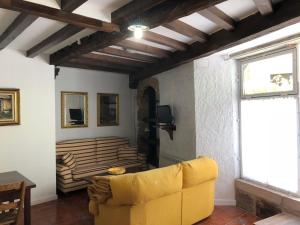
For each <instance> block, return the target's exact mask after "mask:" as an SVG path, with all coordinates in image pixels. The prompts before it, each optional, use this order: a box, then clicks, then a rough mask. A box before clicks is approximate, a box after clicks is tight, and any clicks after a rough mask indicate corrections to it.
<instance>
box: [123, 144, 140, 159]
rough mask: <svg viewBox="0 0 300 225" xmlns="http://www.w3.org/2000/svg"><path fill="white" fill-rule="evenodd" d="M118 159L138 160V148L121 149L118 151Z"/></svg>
mask: <svg viewBox="0 0 300 225" xmlns="http://www.w3.org/2000/svg"><path fill="white" fill-rule="evenodd" d="M118 159H119V160H123V159H131V160H137V148H136V147H129V146H128V147H121V148H119V149H118Z"/></svg>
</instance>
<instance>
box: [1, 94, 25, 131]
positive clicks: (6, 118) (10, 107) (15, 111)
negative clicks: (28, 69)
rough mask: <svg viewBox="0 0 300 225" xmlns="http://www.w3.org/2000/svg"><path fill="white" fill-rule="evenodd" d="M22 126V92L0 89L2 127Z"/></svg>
mask: <svg viewBox="0 0 300 225" xmlns="http://www.w3.org/2000/svg"><path fill="white" fill-rule="evenodd" d="M19 124H20V90H19V89H6V88H5V89H3V88H0V126H8V125H19Z"/></svg>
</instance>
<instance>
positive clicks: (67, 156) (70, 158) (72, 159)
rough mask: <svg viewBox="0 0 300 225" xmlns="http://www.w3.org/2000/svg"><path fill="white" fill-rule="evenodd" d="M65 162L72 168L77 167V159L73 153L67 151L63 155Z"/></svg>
mask: <svg viewBox="0 0 300 225" xmlns="http://www.w3.org/2000/svg"><path fill="white" fill-rule="evenodd" d="M62 160H63V163H64V164H65V165H66V166H68V167H69V168H70V169H71V170H74V169H75V168H76V159H75V157H74V155H73V154H72V153H67V154H65V155H64V156H63V157H62Z"/></svg>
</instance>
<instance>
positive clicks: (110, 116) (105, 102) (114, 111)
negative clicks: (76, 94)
mask: <svg viewBox="0 0 300 225" xmlns="http://www.w3.org/2000/svg"><path fill="white" fill-rule="evenodd" d="M119 111H120V102H119V94H109V93H98V94H97V125H98V127H104V126H118V125H119V116H120V112H119Z"/></svg>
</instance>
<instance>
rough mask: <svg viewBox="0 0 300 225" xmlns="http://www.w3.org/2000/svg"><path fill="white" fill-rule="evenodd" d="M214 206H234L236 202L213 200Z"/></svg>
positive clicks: (231, 200)
mask: <svg viewBox="0 0 300 225" xmlns="http://www.w3.org/2000/svg"><path fill="white" fill-rule="evenodd" d="M215 205H218V206H236V200H233V199H215Z"/></svg>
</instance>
